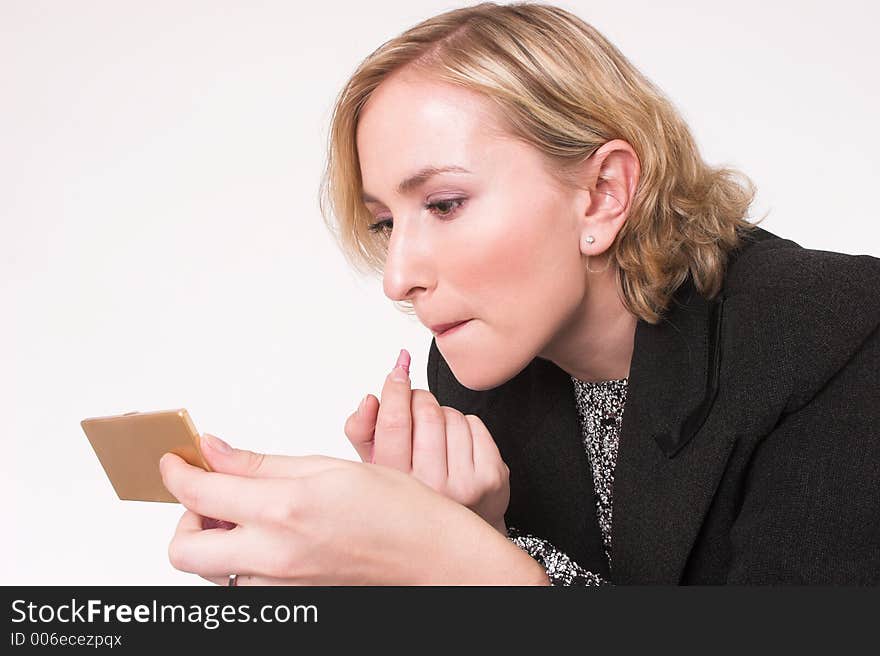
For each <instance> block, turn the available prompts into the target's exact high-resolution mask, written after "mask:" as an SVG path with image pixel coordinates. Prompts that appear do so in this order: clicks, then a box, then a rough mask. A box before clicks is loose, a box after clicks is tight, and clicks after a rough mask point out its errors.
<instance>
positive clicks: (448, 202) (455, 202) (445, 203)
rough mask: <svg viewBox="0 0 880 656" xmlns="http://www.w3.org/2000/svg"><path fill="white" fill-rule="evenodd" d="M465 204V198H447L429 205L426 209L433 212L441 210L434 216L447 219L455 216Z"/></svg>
mask: <svg viewBox="0 0 880 656" xmlns="http://www.w3.org/2000/svg"><path fill="white" fill-rule="evenodd" d="M463 204H464V198H445V199H443V200H435V201H434V202H433V203H428V204H427V205H425V209H429V210H431V211H434V210H439V211H437V212H434V214H435V215H436V216H439V217H441V218H444V219H445V218H448V217H450V216H452V215H453V214H455V213H456V212H457V211H458V209H459V208H460V207H461V206H462V205H463Z"/></svg>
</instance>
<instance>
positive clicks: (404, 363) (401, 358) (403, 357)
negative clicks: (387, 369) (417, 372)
mask: <svg viewBox="0 0 880 656" xmlns="http://www.w3.org/2000/svg"><path fill="white" fill-rule="evenodd" d="M409 364H410V355H409V352H408V351H407V350H406V349H400V355H398V356H397V363H396V364H395V365H394V369H392V370H391V377H392V378H393V379H394V380H400V381H403V380H406V379H407V378H409ZM398 369H400V370H402V371H403V376H401V375H399V374H398V373H397V370H398Z"/></svg>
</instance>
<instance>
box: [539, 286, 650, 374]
mask: <svg viewBox="0 0 880 656" xmlns="http://www.w3.org/2000/svg"><path fill="white" fill-rule="evenodd" d="M618 290H619V284H618V282H617V275H616V273H615V272H613V271H608V272H607V273H604V274H591V276H590V284H589V286H588V288H587V290H586V292H585V294H584V299H583V302H582V303H581V304H580V305H579V306H578V308H577V310H575V312H574V313H573V314H572V316H571V318H570V320H569V321H568V322H567V323H566V324H565V325H564V326H563V328H562V329H561V330H560V331H559V332H558V333H557V334H556V335H555V336H554V338H553V339H552V340H551V341H550V343H549V344H548V345H547V347H546V348H545V349H544V350H543V352H541V353H540V354H539V357H541V358H544V359H546V360H550V361H551V362H553V363H554V364H555V365H556V366H558V367H559V368H560V369H562V370H563V371H565V372H567V373H568V374H570V375H571V376H574V377H575V378H577V379H579V380H584V381H601V380H616V379H620V378H626V377H628V376H629V366H630V363H631V361H632V353H633V339H634V337H635V332H636V324H637V323H638V317H636V316H635V315H633V314H631V313H630V312H629V311H628V310H627V309H626V308H625V307H624V305H623V300H622V298H621V296H620V292H619V291H618Z"/></svg>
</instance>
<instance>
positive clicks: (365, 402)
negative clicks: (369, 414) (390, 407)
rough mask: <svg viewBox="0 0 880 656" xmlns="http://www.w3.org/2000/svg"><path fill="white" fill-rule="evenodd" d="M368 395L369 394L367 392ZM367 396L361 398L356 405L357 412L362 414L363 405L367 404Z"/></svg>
mask: <svg viewBox="0 0 880 656" xmlns="http://www.w3.org/2000/svg"><path fill="white" fill-rule="evenodd" d="M367 396H369V394H367ZM367 396H365V397H364V398H363V399H361V404H360V405H359V406H358V409H357V413H358V414H362V413H363V411H364V406H365V405H366V404H367Z"/></svg>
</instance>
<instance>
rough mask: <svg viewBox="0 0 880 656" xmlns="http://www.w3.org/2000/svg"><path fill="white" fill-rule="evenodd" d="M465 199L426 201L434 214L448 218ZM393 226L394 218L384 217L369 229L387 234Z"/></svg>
mask: <svg viewBox="0 0 880 656" xmlns="http://www.w3.org/2000/svg"><path fill="white" fill-rule="evenodd" d="M464 201H465V199H464V198H444V199H443V200H435V201H434V202H433V203H426V204H425V209H426V210H429V211H431V213H432V214H434V216H437V217H440V218H441V219H448V218H449V217H451V216H453V215H454V214H455V213H456V212H458V210H459V209H461V206H462V205H464ZM393 227H394V221H393V219H382V220H381V221H377V222H376V223H371V224H370V225H369V226H368V227H367V229H368V230H369V231H370V232H373V233H381V234H383V235H386V236H387V235H388V234H389V233H390V232H391V228H393Z"/></svg>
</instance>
